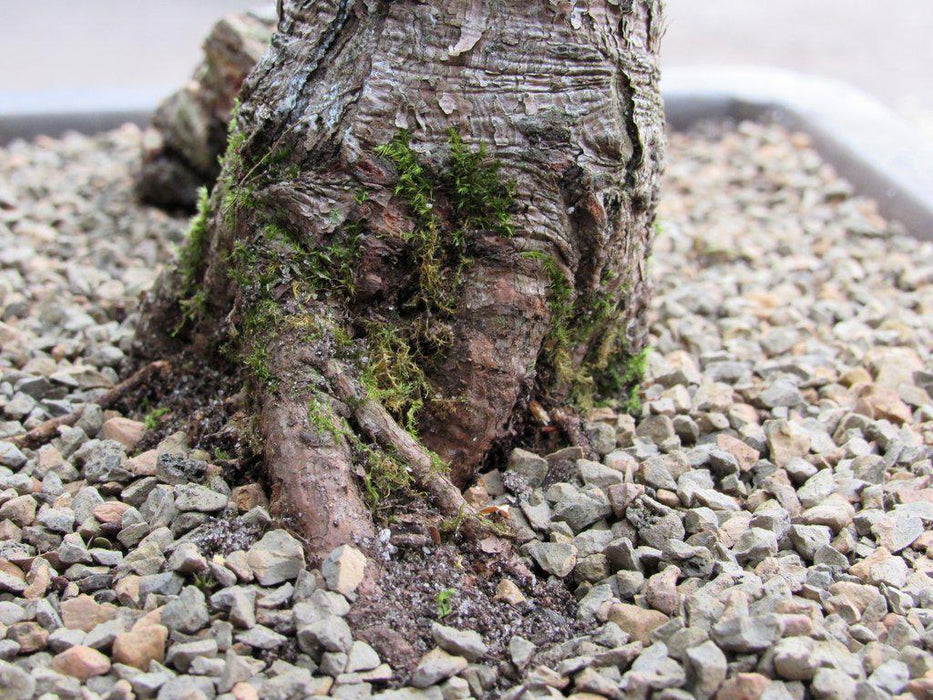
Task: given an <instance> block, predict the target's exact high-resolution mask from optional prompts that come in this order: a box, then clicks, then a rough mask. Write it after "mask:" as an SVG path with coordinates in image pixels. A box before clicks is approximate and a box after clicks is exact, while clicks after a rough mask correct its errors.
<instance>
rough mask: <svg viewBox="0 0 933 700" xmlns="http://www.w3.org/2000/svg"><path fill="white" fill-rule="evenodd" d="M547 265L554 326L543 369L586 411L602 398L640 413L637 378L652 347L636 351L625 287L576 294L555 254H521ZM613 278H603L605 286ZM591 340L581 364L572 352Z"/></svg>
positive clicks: (559, 388) (562, 392)
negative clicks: (625, 322)
mask: <svg viewBox="0 0 933 700" xmlns="http://www.w3.org/2000/svg"><path fill="white" fill-rule="evenodd" d="M522 257H524V258H527V259H530V260H536V261H538V262H539V263H540V264H541V266H542V267H543V268H544V271H545V273H546V274H547V279H548V304H549V306H550V308H551V327H550V330H549V332H548V334H547V336H546V337H545V340H544V346H543V363H542V366H541V367H540V371H541V372H543V373H544V374H546V375H548V374H550V375H553V378H554V380H556V381H555V382H554V383H555V385H556V387H557V388H556V392H557V393H558V395H563V396H566V397H567V398H568V399H569V400H570V401H571V402H572V403H573V404H574V405H575V406H576V407H578V408H580V409H583V410H587V409H590V408H592V407H593V406H594V405H595V404H597V403H614V404H617V405H619V406H620V407H621V408H622V410H625V411H627V412H635V411H637V410H638V408H639V407H640V402H639V400H638V383H639V381H640V379H641V377H642V375H643V374H644V369H645V358H646V354H647V350H646V349H643V350H641V351H639V352H635V353H632V352H630V351H629V349H628V347H627V344H626V342H625V339H624V337H623V335H622V334H623V331H624V327H623V326H622V323H621V322H620V320H619V317H620V315H621V309H620V308H619V304H620V302H621V299H622V297H623V296H624V295H623V294H622V290H619V291H618V292H617V293H616V294H615V297H611V296H610V295H609V293H608V292H606V291H603V290H600V291H598V292H596V293H594V294H592V295H589V296H579V297H577V298H576V299H575V298H574V290H573V286H572V285H571V283H570V281H569V280H568V279H567V275H566V274H565V273H564V271H563V270H562V269H561V267H560V265H558V263H557V261H556V260H555V259H554V256H552V255H550V254H548V253H542V252H539V251H528V252H525V253H522ZM609 282H611V280H609V279H603V283H604V285H605V284H607V283H609ZM582 343H589V349H588V351H587V353H586V356H585V357H584V358H583V360H582V361H581V362H579V364H578V365H577V366H575V365H574V358H573V356H572V352H573V350H574V348H576V347H578V346H579V345H580V344H582Z"/></svg>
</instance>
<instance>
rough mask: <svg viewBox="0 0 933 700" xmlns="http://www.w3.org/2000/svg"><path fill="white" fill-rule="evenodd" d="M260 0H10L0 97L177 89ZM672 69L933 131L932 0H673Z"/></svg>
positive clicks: (0, 44) (668, 54) (667, 54)
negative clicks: (763, 75) (802, 87)
mask: <svg viewBox="0 0 933 700" xmlns="http://www.w3.org/2000/svg"><path fill="white" fill-rule="evenodd" d="M255 6H256V2H255V0H252V1H250V0H160V1H159V2H127V0H80V1H79V2H75V0H43V1H42V3H41V5H38V6H37V5H35V4H32V3H18V2H13V1H12V0H0V7H2V13H0V16H2V18H3V22H2V23H0V93H5V95H6V96H9V95H10V94H11V93H13V94H15V95H20V96H23V95H28V94H30V93H31V94H33V95H35V94H36V93H45V92H50V91H67V92H74V91H86V90H88V89H94V90H95V91H99V93H100V95H101V99H102V100H103V99H105V97H106V96H107V95H108V94H109V95H110V96H114V95H117V96H119V94H120V93H121V92H125V91H136V92H141V93H144V94H148V93H150V92H151V93H153V94H160V93H164V94H168V92H170V91H172V90H173V89H174V88H175V87H177V86H178V85H180V84H181V83H182V82H183V81H184V80H185V79H186V78H187V76H188V75H189V74H190V72H191V70H192V68H193V67H194V65H195V64H196V63H197V61H198V57H199V45H200V42H201V39H202V38H203V37H204V35H205V34H206V33H207V31H208V29H209V28H210V26H211V25H212V24H213V22H214V21H215V20H216V19H217V18H218V17H219V16H221V15H222V14H224V13H227V12H236V11H240V10H244V9H247V8H250V7H255ZM667 23H668V31H667V36H666V40H665V43H664V45H663V64H664V66H665V67H680V66H696V65H734V66H739V65H741V66H770V67H780V68H788V69H792V70H797V71H801V72H805V73H810V74H814V75H819V76H824V77H830V78H836V79H840V80H843V81H846V82H848V83H850V84H852V85H854V86H856V87H858V88H860V89H862V90H864V91H866V92H868V93H870V94H872V95H874V96H875V97H878V98H880V99H881V100H882V101H883V102H885V103H886V104H887V105H888V106H889V107H891V108H892V109H894V110H895V111H897V112H899V113H900V114H902V115H903V116H905V117H907V118H908V119H909V120H911V121H913V122H914V123H915V124H916V125H917V126H918V127H919V128H920V129H921V130H923V131H924V132H925V133H926V134H927V135H928V136H929V137H930V138H933V2H931V0H893V1H892V2H890V3H879V2H878V0H702V1H701V0H667Z"/></svg>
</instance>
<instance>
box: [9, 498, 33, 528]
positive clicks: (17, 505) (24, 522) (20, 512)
mask: <svg viewBox="0 0 933 700" xmlns="http://www.w3.org/2000/svg"><path fill="white" fill-rule="evenodd" d="M35 519H36V499H34V498H33V497H32V496H17V497H16V498H11V499H10V500H9V501H7V502H6V503H4V504H3V505H2V506H0V520H10V521H12V522H14V523H16V524H17V525H19V526H20V527H28V526H29V525H32V523H33V521H35Z"/></svg>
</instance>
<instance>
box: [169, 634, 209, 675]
mask: <svg viewBox="0 0 933 700" xmlns="http://www.w3.org/2000/svg"><path fill="white" fill-rule="evenodd" d="M216 656H217V641H216V640H214V639H202V640H199V641H196V642H184V643H183V644H173V645H172V646H171V647H169V650H168V654H167V655H166V659H165V661H166V663H167V664H169V665H171V666H174V667H175V668H176V669H178V670H179V671H181V672H182V673H185V672H186V671H187V670H188V668H189V667H190V666H191V662H192V661H194V660H195V659H197V658H199V657H207V658H209V659H213V658H214V657H216Z"/></svg>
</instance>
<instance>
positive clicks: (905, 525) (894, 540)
mask: <svg viewBox="0 0 933 700" xmlns="http://www.w3.org/2000/svg"><path fill="white" fill-rule="evenodd" d="M872 530H873V531H874V532H875V534H876V536H877V538H878V544H880V545H881V546H882V547H884V548H885V549H887V550H888V551H889V552H891V553H892V554H896V553H897V552H900V551H901V550H902V549H906V548H907V547H909V546H910V545H912V544H913V543H914V542H915V541H916V540H917V539H918V538H919V537H920V536H921V535H922V534H923V533H924V526H923V521H922V520H921V519H920V518H918V517H916V516H913V515H909V514H907V513H899V512H897V511H895V512H893V513H889V514H888V515H886V516H885V517H884V518H882V519H881V520H879V521H878V522H877V523H875V524H874V525H873V526H872Z"/></svg>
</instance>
